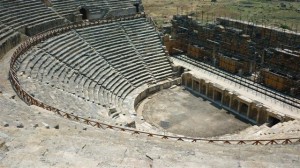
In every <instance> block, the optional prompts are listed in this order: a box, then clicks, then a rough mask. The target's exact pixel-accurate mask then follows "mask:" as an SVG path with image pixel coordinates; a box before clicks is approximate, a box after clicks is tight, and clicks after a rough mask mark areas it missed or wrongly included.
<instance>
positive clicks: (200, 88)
mask: <svg viewBox="0 0 300 168" xmlns="http://www.w3.org/2000/svg"><path fill="white" fill-rule="evenodd" d="M198 87H199V93H201V80H200V81H199V86H198Z"/></svg>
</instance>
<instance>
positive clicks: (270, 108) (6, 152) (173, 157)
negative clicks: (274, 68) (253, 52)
mask: <svg viewBox="0 0 300 168" xmlns="http://www.w3.org/2000/svg"><path fill="white" fill-rule="evenodd" d="M0 9H1V12H0V18H1V19H0V69H1V71H0V105H1V106H0V107H1V110H0V122H1V123H0V124H1V125H0V167H51V166H52V167H298V166H299V165H300V159H299V158H300V152H299V151H300V146H299V142H300V121H299V118H300V114H299V113H300V100H299V99H298V98H299V97H298V98H297V94H294V91H297V89H298V88H299V85H298V86H297V84H299V83H297V81H296V82H294V83H293V81H292V82H288V83H293V85H291V91H293V94H289V93H287V92H284V91H281V90H278V89H277V90H276V89H275V90H274V88H273V89H272V88H270V86H268V84H264V83H263V82H261V83H259V82H257V80H256V78H255V77H256V76H254V80H253V79H251V78H246V77H245V78H244V77H243V75H241V71H239V74H236V73H235V70H233V71H234V72H231V70H232V69H230V68H229V69H230V70H228V68H227V71H226V67H227V66H225V68H224V66H223V68H222V66H221V65H222V61H223V62H226V61H227V62H228V60H229V58H227V57H223V55H221V54H220V55H217V54H216V53H225V51H223V50H219V49H217V48H216V44H217V45H220V44H219V43H218V42H215V41H212V40H211V39H214V38H217V39H219V36H217V33H215V35H212V36H210V35H211V33H212V32H211V30H213V31H216V32H217V31H218V32H222V33H224V32H225V29H224V27H226V26H228V25H226V24H225V23H223V22H226V23H227V22H235V23H236V24H243V23H242V22H241V21H233V20H231V19H228V18H219V20H218V22H219V24H217V25H208V26H207V25H205V26H201V29H200V28H199V30H197V33H198V34H199V36H200V35H201V30H205V32H206V33H204V34H203V36H202V35H201V37H202V39H204V43H203V46H205V47H202V48H201V47H195V46H194V45H191V43H192V42H191V41H193V40H195V39H192V38H194V37H196V36H189V38H190V37H191V38H190V39H186V38H185V37H187V35H186V34H184V33H185V32H188V34H189V33H190V32H189V31H188V29H187V28H184V26H185V25H189V26H191V25H190V24H191V23H192V21H191V20H189V18H185V16H182V17H181V16H174V19H173V21H172V22H173V27H172V29H173V32H172V33H171V34H172V38H170V36H169V35H168V34H166V33H165V34H163V33H159V32H158V31H157V26H156V24H155V22H154V21H153V20H152V19H151V17H148V16H147V14H145V13H144V12H143V10H144V9H143V4H142V2H141V1H132V0H85V1H83V0H42V1H39V0H27V1H23V0H0ZM185 19H187V20H188V21H187V22H186V20H185ZM221 24H223V25H221ZM225 25H226V26H225ZM191 27H193V26H191ZM228 27H229V26H228ZM258 27H259V26H258ZM193 28H195V27H193ZM220 29H221V30H220ZM240 29H242V28H241V27H240ZM266 29H269V28H266ZM227 30H228V31H231V32H234V33H236V32H239V31H240V30H238V29H233V28H230V29H229V28H228V29H227V28H226V31H227ZM192 31H193V32H195V30H192ZM234 33H233V34H234ZM278 34H280V33H278ZM189 35H190V34H189ZM239 35H241V34H239ZM174 37H177V38H174ZM203 37H205V38H203ZM241 37H242V38H247V41H248V42H249V37H248V36H245V35H243V36H241ZM288 37H289V38H290V39H293V40H294V41H293V40H292V43H293V44H292V45H294V46H296V47H295V48H296V49H295V51H294V50H293V51H292V50H291V49H289V50H285V51H284V53H287V52H288V53H290V55H292V56H295V57H296V58H298V57H299V53H300V52H299V51H298V50H299V48H298V49H297V46H299V42H300V38H299V37H300V35H299V33H295V32H289V34H288ZM226 38H227V37H226ZM228 39H229V37H228ZM234 39H236V36H234ZM284 40H285V42H284ZM200 41H201V40H200ZM253 41H255V40H253ZM277 41H280V42H281V43H280V44H283V43H287V42H288V41H291V40H286V38H284V39H283V40H281V39H280V38H278V39H277ZM242 42H243V41H242ZM242 42H241V43H242ZM231 43H232V44H231ZM226 44H228V48H229V49H228V48H226V47H223V49H224V50H225V49H227V50H228V51H227V50H226V53H229V52H230V50H232V49H230V46H234V45H235V41H234V40H233V41H230V40H229V41H227V42H226ZM247 44H248V43H247ZM249 44H250V42H249ZM252 44H253V43H251V45H252ZM258 45H260V44H258ZM274 45H279V42H278V44H277V43H276V44H274ZM270 46H272V44H271V45H270ZM251 47H253V46H251ZM285 47H286V46H285ZM240 48H241V47H240ZM272 48H275V47H274V46H272ZM242 49H243V52H244V48H242ZM245 50H246V49H245ZM259 50H260V48H259V47H258V48H257V51H259ZM261 50H265V48H262V49H261ZM276 51H278V52H281V50H279V49H276ZM201 52H203V53H206V54H207V55H205V54H204V55H205V56H204V59H203V60H202V61H201V59H198V58H195V57H196V56H197V57H200V56H201V55H202V54H201ZM235 52H238V51H235ZM195 53H196V54H195ZM291 53H292V54H291ZM170 55H172V56H170ZM245 55H247V54H245ZM207 56H211V61H212V64H211V63H209V61H207ZM224 60H226V61H224ZM216 61H217V62H218V63H220V67H221V69H223V70H221V69H220V68H219V67H218V66H216V64H215V63H216ZM234 61H236V60H235V59H234ZM297 61H299V59H294V61H292V62H290V63H289V65H290V66H293V63H294V64H295V62H296V64H297V63H299V62H297ZM237 62H238V61H237ZM249 62H251V61H249ZM252 62H253V61H252ZM252 62H251V63H252ZM230 63H232V62H230ZM233 63H236V62H233ZM298 65H299V64H298ZM253 66H256V65H252V64H251V65H249V66H247V67H248V68H249V67H251V68H250V69H251V72H252V69H254V68H253ZM260 66H261V67H262V66H263V64H260ZM270 66H271V64H270ZM295 67H296V68H294V69H293V71H292V72H293V74H296V75H295V76H297V74H298V76H299V68H298V69H297V65H296V66H295ZM224 69H225V71H224ZM228 71H229V72H228ZM270 71H271V70H270ZM249 73H250V72H249ZM268 73H269V71H264V73H262V74H268ZM289 81H290V80H289ZM280 82H281V81H280V80H278V81H277V83H280ZM295 83H296V84H295ZM267 86H268V87H267ZM277 86H279V84H277V85H276V87H277Z"/></svg>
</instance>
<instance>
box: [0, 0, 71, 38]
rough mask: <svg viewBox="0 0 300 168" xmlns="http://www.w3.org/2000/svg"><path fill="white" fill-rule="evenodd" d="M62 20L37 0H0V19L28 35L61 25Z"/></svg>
mask: <svg viewBox="0 0 300 168" xmlns="http://www.w3.org/2000/svg"><path fill="white" fill-rule="evenodd" d="M64 20H65V18H61V17H60V16H59V15H58V14H57V13H55V12H53V11H52V10H51V9H49V8H47V7H46V6H45V5H44V4H43V3H42V2H41V1H38V0H26V1H24V0H13V1H11V0H0V21H1V22H2V23H3V24H5V25H6V26H9V27H10V28H11V29H14V30H15V31H19V32H21V33H24V34H26V35H29V36H32V35H35V34H37V33H40V32H42V31H45V30H47V29H51V28H53V27H56V26H59V25H62V24H64Z"/></svg>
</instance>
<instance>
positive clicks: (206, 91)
mask: <svg viewBox="0 0 300 168" xmlns="http://www.w3.org/2000/svg"><path fill="white" fill-rule="evenodd" d="M205 85H206V87H205V89H206V90H205V96H207V97H208V90H209V88H208V87H209V83H205Z"/></svg>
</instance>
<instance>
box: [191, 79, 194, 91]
mask: <svg viewBox="0 0 300 168" xmlns="http://www.w3.org/2000/svg"><path fill="white" fill-rule="evenodd" d="M191 80H192V90H193V91H194V78H191Z"/></svg>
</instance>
